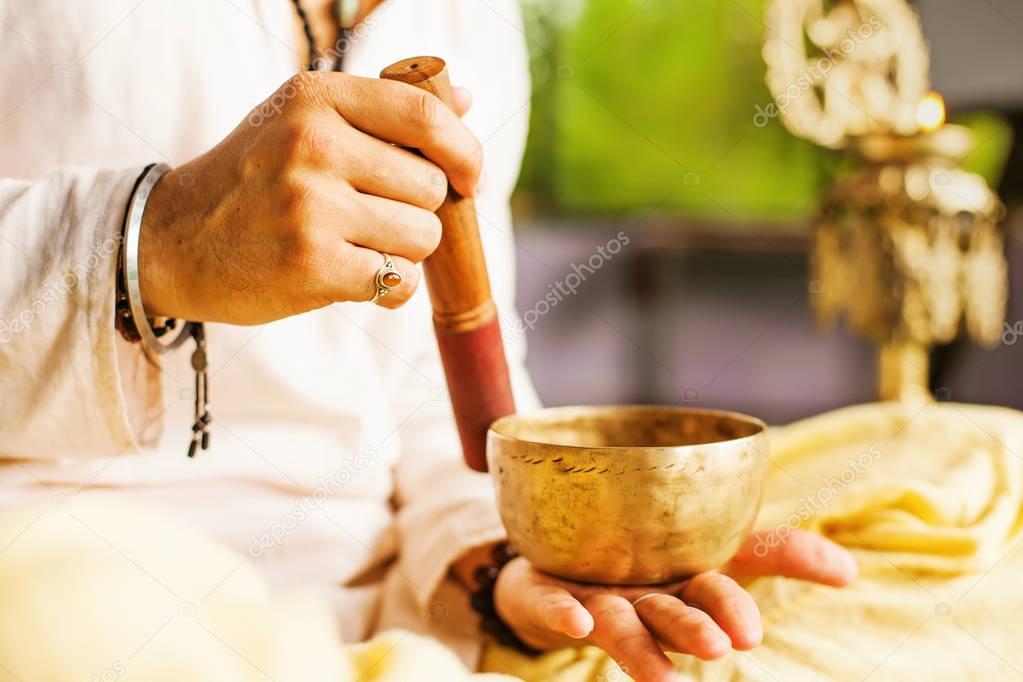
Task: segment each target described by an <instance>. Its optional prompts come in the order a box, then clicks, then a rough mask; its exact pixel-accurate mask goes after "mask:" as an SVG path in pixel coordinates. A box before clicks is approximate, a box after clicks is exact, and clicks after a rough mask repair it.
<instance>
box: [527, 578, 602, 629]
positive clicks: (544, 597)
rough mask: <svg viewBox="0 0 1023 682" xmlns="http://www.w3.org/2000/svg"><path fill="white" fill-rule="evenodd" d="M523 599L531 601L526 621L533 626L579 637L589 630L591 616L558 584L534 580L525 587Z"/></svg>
mask: <svg viewBox="0 0 1023 682" xmlns="http://www.w3.org/2000/svg"><path fill="white" fill-rule="evenodd" d="M527 600H528V602H529V604H530V605H531V613H530V621H531V622H532V624H533V626H534V627H536V628H540V629H545V630H551V631H553V632H556V633H558V634H562V635H566V636H568V637H571V638H572V639H582V638H583V637H586V636H587V635H589V634H590V632H592V631H593V616H592V615H590V612H589V611H587V610H586V609H585V608H583V605H582V604H580V603H579V602H578V601H577V600H576V599H575V597H573V596H572V595H571V594H570V593H569V592H568V590H566V589H564V588H562V587H558V586H557V585H548V584H543V583H540V584H536V585H534V586H533V587H531V588H530V589H529V593H528V595H527Z"/></svg>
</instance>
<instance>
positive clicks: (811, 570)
mask: <svg viewBox="0 0 1023 682" xmlns="http://www.w3.org/2000/svg"><path fill="white" fill-rule="evenodd" d="M724 572H726V573H728V574H729V575H731V576H735V577H736V578H740V579H741V578H753V577H756V576H761V575H780V576H785V577H787V578H798V579H800V580H810V581H813V582H817V583H823V584H824V585H832V586H835V587H843V586H845V585H848V584H849V583H851V582H853V581H854V580H856V573H857V568H856V560H855V559H854V558H853V556H852V554H850V553H849V551H848V550H847V549H845V548H844V547H842V546H841V545H838V544H836V543H834V542H832V541H831V540H828V539H827V538H824V537H821V536H820V535H817V534H816V533H810V532H807V531H805V530H801V529H798V528H796V529H793V530H792V531H791V532H789V533H788V535H787V536H785V537H782V536H781V535H780V534H779V533H777V532H768V533H754V534H753V536H752V537H751V538H750V539H749V540H748V541H747V542H746V544H745V545H743V547H742V549H740V550H739V553H738V554H736V555H735V558H733V559H732V561H731V562H729V564H728V566H727V567H726V568H725V569H724Z"/></svg>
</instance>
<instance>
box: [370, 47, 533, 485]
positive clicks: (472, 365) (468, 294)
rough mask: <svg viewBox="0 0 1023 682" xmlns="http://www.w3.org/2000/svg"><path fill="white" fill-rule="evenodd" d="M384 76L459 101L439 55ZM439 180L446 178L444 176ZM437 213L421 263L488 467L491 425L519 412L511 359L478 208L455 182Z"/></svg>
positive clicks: (445, 354)
mask: <svg viewBox="0 0 1023 682" xmlns="http://www.w3.org/2000/svg"><path fill="white" fill-rule="evenodd" d="M380 77H381V78H386V79H389V80H396V81H401V82H403V83H407V84H409V85H412V86H415V87H417V88H421V89H423V90H426V91H427V92H430V93H432V94H433V95H435V96H436V97H437V98H438V99H440V100H441V101H442V102H444V103H445V104H447V105H448V106H452V104H453V102H454V92H453V90H452V88H451V82H450V80H449V79H448V73H447V68H446V67H445V65H444V60H442V59H439V58H437V57H426V56H424V57H414V58H411V59H404V60H402V61H400V62H396V63H394V64H391V65H390V66H388V67H387V68H386V69H384V70H383V71H381V72H380ZM437 179H438V180H440V181H441V182H443V181H444V178H443V176H441V177H439V178H437ZM437 216H438V217H439V218H440V222H441V225H442V226H443V233H442V235H441V240H440V245H438V246H437V250H436V251H434V252H433V254H432V255H431V256H430V257H429V258H427V259H426V261H425V262H424V263H423V272H424V275H425V278H426V285H427V287H428V288H429V290H430V303H431V305H432V307H433V324H434V329H435V330H436V332H437V344H438V346H439V349H440V356H441V360H442V361H443V363H444V374H445V377H446V378H447V383H448V393H449V395H450V396H451V407H452V410H453V411H454V414H455V422H456V424H457V425H458V435H459V437H460V438H461V441H462V451H463V453H464V455H465V461H466V464H468V465H469V466H470V467H471V468H473V469H475V470H476V471H486V470H487V457H486V443H487V428H488V427H489V426H490V424H491V423H492V422H493V421H494V420H495V419H497V418H498V417H504V416H505V415H509V414H512V413H513V412H514V411H515V405H514V402H513V400H512V392H511V382H510V380H509V377H508V363H507V362H506V361H505V358H504V346H503V345H502V343H501V330H500V326H499V323H498V317H497V311H496V308H495V307H494V301H493V299H492V297H491V295H490V277H489V275H488V273H487V264H486V259H485V258H484V254H483V244H482V241H481V239H480V233H479V225H478V223H477V221H476V207H475V205H474V204H473V201H472V199H470V198H467V197H463V196H461V195H459V194H458V192H456V191H455V190H454V189H453V188H451V187H450V186H449V187H448V196H447V199H445V201H444V204H443V205H442V206H441V207H440V208H439V209H437Z"/></svg>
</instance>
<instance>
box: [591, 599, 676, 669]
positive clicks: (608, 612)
mask: <svg viewBox="0 0 1023 682" xmlns="http://www.w3.org/2000/svg"><path fill="white" fill-rule="evenodd" d="M584 605H585V607H586V610H587V611H589V612H590V613H591V614H593V621H594V627H593V632H592V633H591V634H590V641H592V642H593V643H594V644H596V645H597V646H599V647H600V648H601V649H603V650H604V651H606V652H607V653H608V654H609V655H610V656H611V657H612V658H613V659H614V660H615V661H616V662H617V663H618V665H619V666H620V667H621V668H622V670H624V671H625V673H626V674H628V675H629V676H630V677H632V678H633V679H635V680H636V682H675V681H676V680H678V674H677V673H676V672H675V666H673V665H672V663H671V661H669V660H668V657H667V656H665V655H664V652H663V651H661V647H660V646H659V645H658V644H657V642H656V641H655V640H654V638H653V635H651V634H650V632H649V631H648V630H647V629H646V626H645V625H643V621H641V620H640V619H639V616H638V615H637V614H636V611H635V609H633V608H632V604H630V603H629V601H628V600H626V599H625V598H623V597H619V596H618V595H614V594H609V593H602V594H597V595H594V596H592V597H589V598H587V599H586V601H585V603H584Z"/></svg>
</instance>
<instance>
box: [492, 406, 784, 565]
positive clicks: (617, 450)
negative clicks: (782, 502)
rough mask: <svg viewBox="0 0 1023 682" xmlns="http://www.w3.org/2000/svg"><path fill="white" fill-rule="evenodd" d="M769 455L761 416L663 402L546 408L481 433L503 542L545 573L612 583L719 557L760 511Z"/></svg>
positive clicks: (728, 554) (725, 556) (738, 541)
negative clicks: (504, 531) (484, 436)
mask: <svg viewBox="0 0 1023 682" xmlns="http://www.w3.org/2000/svg"><path fill="white" fill-rule="evenodd" d="M767 452H768V444H767V426H766V425H765V424H764V423H763V422H762V421H760V420H759V419H755V418H753V417H747V416H745V415H742V414H737V413H733V412H722V411H717V410H702V409H689V408H681V407H667V406H608V407H555V408H550V409H546V410H540V411H538V412H534V413H531V414H523V415H511V416H508V417H503V418H501V419H498V420H497V421H496V422H494V423H493V424H492V425H491V427H490V431H489V432H488V434H487V462H488V464H489V466H490V472H491V475H492V477H493V480H494V486H495V488H496V490H497V503H498V508H499V510H500V513H501V519H502V520H503V522H504V526H505V528H506V529H507V532H508V538H509V540H510V541H511V542H512V544H514V545H515V547H516V548H517V549H518V550H519V552H520V553H521V554H522V555H523V556H525V557H526V558H527V559H529V561H530V562H532V564H533V565H534V566H536V567H537V568H539V569H540V570H542V571H545V572H547V573H550V574H552V575H556V576H560V577H563V578H567V579H571V580H577V581H582V582H590V583H606V584H617V585H644V584H657V583H665V582H671V581H674V580H681V579H683V578H686V577H688V576H691V575H694V574H696V573H701V572H703V571H708V570H711V569H714V568H718V567H720V566H722V565H723V564H725V563H727V562H728V560H729V559H731V558H732V557H733V556H734V555H735V553H736V552H737V551H738V549H739V547H740V546H741V545H742V543H743V542H744V541H745V540H746V539H747V538H748V537H749V535H750V532H751V531H752V528H753V522H754V521H755V520H756V516H757V512H758V511H759V509H760V501H761V497H762V494H763V489H764V479H765V476H766V474H767V462H768V459H767Z"/></svg>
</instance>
